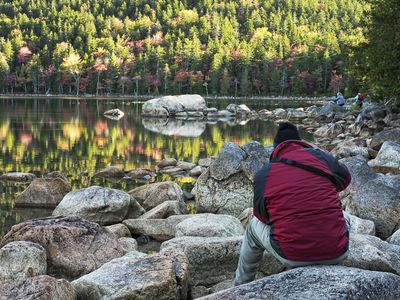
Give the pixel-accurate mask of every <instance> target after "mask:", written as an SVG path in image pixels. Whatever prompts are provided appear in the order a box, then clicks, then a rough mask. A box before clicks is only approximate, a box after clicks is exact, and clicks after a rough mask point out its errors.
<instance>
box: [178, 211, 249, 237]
mask: <svg viewBox="0 0 400 300" xmlns="http://www.w3.org/2000/svg"><path fill="white" fill-rule="evenodd" d="M243 231H244V230H243V227H242V225H241V224H240V221H239V220H238V219H237V218H235V217H232V216H229V215H215V214H197V215H195V216H194V217H192V218H188V219H186V220H183V221H182V222H180V223H179V224H178V225H176V236H177V237H180V236H203V237H218V236H219V237H231V236H240V235H242V234H243Z"/></svg>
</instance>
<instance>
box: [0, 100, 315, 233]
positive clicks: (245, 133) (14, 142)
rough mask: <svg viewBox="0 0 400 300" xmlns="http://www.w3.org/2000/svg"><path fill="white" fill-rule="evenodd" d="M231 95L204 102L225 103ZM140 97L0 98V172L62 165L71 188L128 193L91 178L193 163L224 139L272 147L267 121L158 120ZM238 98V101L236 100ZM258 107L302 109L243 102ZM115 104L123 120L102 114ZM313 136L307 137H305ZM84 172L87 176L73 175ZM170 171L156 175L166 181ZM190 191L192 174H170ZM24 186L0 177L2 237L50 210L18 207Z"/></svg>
mask: <svg viewBox="0 0 400 300" xmlns="http://www.w3.org/2000/svg"><path fill="white" fill-rule="evenodd" d="M231 102H235V101H232V100H231V101H208V106H209V107H211V106H213V107H217V108H219V109H223V108H225V107H226V106H227V104H229V103H231ZM142 103H143V102H138V101H132V100H120V99H118V100H108V99H107V100H95V99H80V100H76V99H73V100H71V99H55V98H45V99H0V174H1V173H6V172H29V173H34V174H36V175H37V176H43V175H44V174H46V173H48V172H51V171H55V170H59V171H61V172H62V173H64V174H65V175H66V176H67V177H68V179H69V181H70V182H71V184H72V187H73V189H79V188H82V187H87V186H90V185H101V186H107V187H113V188H118V189H122V190H125V191H129V190H130V189H132V188H134V187H136V186H138V185H141V184H143V183H137V182H134V181H124V180H123V181H121V182H116V183H112V182H108V181H104V180H101V179H98V178H92V177H91V176H92V175H93V174H94V173H96V172H98V171H100V170H102V169H104V168H106V167H108V166H111V165H113V166H119V167H121V168H122V169H123V170H133V169H137V168H148V169H154V167H155V163H156V162H157V161H158V160H160V159H162V158H165V157H174V158H176V159H178V160H183V161H188V162H193V163H197V162H198V160H199V159H200V158H205V157H209V156H212V155H217V154H218V153H219V151H220V150H221V148H222V146H223V145H224V144H225V143H226V142H228V141H234V142H236V143H238V144H240V145H243V144H245V143H246V142H249V141H253V140H256V141H259V142H261V143H262V144H263V145H271V144H272V141H273V137H274V135H275V133H276V126H275V125H274V123H272V122H268V121H262V120H259V119H257V120H249V121H240V122H239V121H235V120H230V121H215V122H209V123H206V122H194V121H183V120H181V121H173V120H169V121H167V122H166V121H162V120H152V119H143V118H142V117H141V115H140V111H141V106H142ZM241 103H243V101H241ZM244 103H245V104H247V105H248V106H249V107H250V108H252V109H255V110H260V109H263V108H268V109H273V108H277V107H299V106H300V105H305V103H304V102H293V101H292V102H288V101H279V102H277V101H274V102H272V101H265V100H264V101H261V100H259V101H255V100H249V101H245V102H244ZM112 108H119V109H121V110H122V111H124V112H125V116H124V117H123V118H122V119H120V120H111V119H108V118H106V117H104V115H103V112H104V111H106V110H108V109H112ZM303 138H305V139H307V140H310V139H312V137H311V136H310V135H306V134H304V135H303ZM84 171H85V172H88V173H89V175H90V176H89V177H82V176H79V175H78V174H80V173H82V172H84ZM170 179H171V178H170V177H168V176H167V175H163V176H159V177H157V178H156V180H157V181H163V180H170ZM172 180H175V181H176V182H177V183H178V184H180V185H181V186H182V188H183V189H185V190H187V191H190V190H191V188H192V186H193V183H194V179H192V178H186V177H184V178H182V177H181V178H175V179H174V178H172ZM25 187H26V186H25V185H21V184H11V183H4V182H0V193H1V195H0V236H2V235H4V234H5V233H6V232H7V231H8V230H9V229H10V227H11V226H12V225H14V224H16V223H19V222H21V221H23V220H27V219H32V218H37V217H44V216H49V215H51V212H52V210H45V209H31V208H23V209H22V208H15V207H14V199H15V196H16V195H17V194H18V193H21V192H22V191H23V190H24V189H25Z"/></svg>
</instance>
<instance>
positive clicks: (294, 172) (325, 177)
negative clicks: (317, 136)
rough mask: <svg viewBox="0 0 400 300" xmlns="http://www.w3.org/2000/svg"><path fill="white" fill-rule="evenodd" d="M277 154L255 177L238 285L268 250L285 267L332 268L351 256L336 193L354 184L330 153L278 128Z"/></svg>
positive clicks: (287, 126) (292, 130)
mask: <svg viewBox="0 0 400 300" xmlns="http://www.w3.org/2000/svg"><path fill="white" fill-rule="evenodd" d="M274 148H275V149H274V151H273V153H272V154H271V157H270V163H268V164H266V165H265V166H264V167H263V168H262V169H261V170H260V171H259V172H258V173H257V174H256V176H255V178H254V200H253V215H254V218H253V219H252V221H251V222H250V224H249V225H248V226H247V229H246V233H245V236H244V240H243V244H242V248H241V250H240V258H239V264H238V267H237V270H236V275H235V282H234V284H235V285H240V284H244V283H247V282H250V281H253V280H254V278H255V275H256V271H257V269H258V265H259V264H260V262H261V259H262V256H263V252H264V250H267V251H268V252H269V253H271V254H272V255H273V256H274V257H276V258H277V259H278V260H279V261H280V262H282V263H283V264H284V265H285V266H287V267H290V268H293V267H300V266H307V265H318V264H324V265H331V264H338V263H340V262H342V261H343V260H344V259H345V258H346V257H347V255H348V246H349V233H348V229H347V225H346V220H345V218H344V216H343V212H342V208H341V203H340V199H339V194H338V192H340V191H342V190H344V189H345V188H346V187H347V186H348V185H349V183H350V181H351V175H350V173H349V171H348V170H347V168H346V167H345V166H344V165H342V164H340V163H339V162H338V161H337V160H336V159H335V158H334V157H333V156H332V155H330V154H329V153H326V152H324V151H322V150H320V149H318V148H315V147H313V146H312V145H310V144H308V143H306V142H304V141H302V140H301V139H300V136H299V132H298V131H297V128H296V126H294V125H293V124H290V123H288V122H284V123H281V124H280V125H279V129H278V132H277V134H276V136H275V139H274Z"/></svg>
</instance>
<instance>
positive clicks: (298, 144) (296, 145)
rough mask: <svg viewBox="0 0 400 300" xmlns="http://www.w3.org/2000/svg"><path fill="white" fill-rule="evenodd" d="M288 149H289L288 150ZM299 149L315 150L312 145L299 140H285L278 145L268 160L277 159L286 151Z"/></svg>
mask: <svg viewBox="0 0 400 300" xmlns="http://www.w3.org/2000/svg"><path fill="white" fill-rule="evenodd" d="M289 147H290V149H289ZM300 148H315V147H314V146H313V145H311V144H309V143H307V142H305V141H303V140H301V141H299V140H287V141H284V142H282V143H280V144H279V145H278V147H276V148H275V150H274V151H273V152H272V153H271V156H270V159H271V158H275V157H279V156H281V155H282V154H284V153H285V152H286V151H287V150H289V151H293V150H294V149H300Z"/></svg>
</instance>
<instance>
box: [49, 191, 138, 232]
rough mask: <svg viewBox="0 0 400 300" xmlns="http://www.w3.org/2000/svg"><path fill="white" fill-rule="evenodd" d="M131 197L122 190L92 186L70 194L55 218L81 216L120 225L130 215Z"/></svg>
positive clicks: (54, 214)
mask: <svg viewBox="0 0 400 300" xmlns="http://www.w3.org/2000/svg"><path fill="white" fill-rule="evenodd" d="M130 203H131V196H130V195H129V194H128V193H125V192H123V191H120V190H115V189H110V188H103V187H100V186H91V187H88V188H84V189H80V190H76V191H73V192H70V193H68V194H67V195H66V196H65V197H64V199H63V200H62V201H61V202H60V204H58V206H57V207H56V209H55V210H54V212H53V216H70V215H71V216H79V217H81V218H84V219H86V220H88V221H92V222H96V223H99V224H100V225H109V224H115V223H120V222H121V221H122V220H124V218H125V216H126V215H127V213H128V209H129V205H130Z"/></svg>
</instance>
